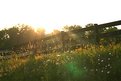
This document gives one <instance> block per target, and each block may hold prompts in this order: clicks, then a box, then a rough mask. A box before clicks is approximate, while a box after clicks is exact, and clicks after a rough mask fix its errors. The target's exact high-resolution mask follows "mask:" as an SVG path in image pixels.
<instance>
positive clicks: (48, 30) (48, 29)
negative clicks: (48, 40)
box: [33, 26, 54, 34]
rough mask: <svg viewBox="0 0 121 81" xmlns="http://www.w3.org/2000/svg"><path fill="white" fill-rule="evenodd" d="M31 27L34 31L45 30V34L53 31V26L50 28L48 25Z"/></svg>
mask: <svg viewBox="0 0 121 81" xmlns="http://www.w3.org/2000/svg"><path fill="white" fill-rule="evenodd" d="M33 29H34V30H35V32H37V31H38V30H45V33H46V34H50V33H52V32H53V30H54V28H50V27H39V26H36V27H35V26H34V27H33Z"/></svg>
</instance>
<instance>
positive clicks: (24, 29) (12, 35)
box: [0, 23, 118, 50]
mask: <svg viewBox="0 0 121 81" xmlns="http://www.w3.org/2000/svg"><path fill="white" fill-rule="evenodd" d="M91 26H94V24H92V23H91V24H87V25H86V26H85V28H87V27H91ZM62 29H63V31H66V32H69V31H72V30H78V29H82V26H80V25H71V26H68V25H66V26H64V27H63V28H62ZM116 30H118V28H117V27H114V26H112V27H107V28H103V29H101V30H99V33H106V32H111V31H116ZM60 32H61V31H60V30H53V32H52V33H50V35H56V34H58V33H60ZM77 34H78V35H80V34H81V35H82V36H83V37H84V38H85V39H88V40H89V41H91V39H92V36H93V35H94V31H93V30H90V31H87V32H82V33H77ZM45 36H47V34H45V29H44V28H39V29H38V30H37V31H35V30H34V29H33V27H32V26H29V25H25V24H18V25H15V26H13V27H11V28H8V29H3V30H1V31H0V50H5V49H9V48H12V47H14V46H15V45H21V44H24V43H26V42H28V41H33V40H37V39H40V38H43V37H45ZM102 40H103V41H105V40H106V39H102Z"/></svg>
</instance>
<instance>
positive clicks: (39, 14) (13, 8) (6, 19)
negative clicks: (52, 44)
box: [0, 0, 121, 32]
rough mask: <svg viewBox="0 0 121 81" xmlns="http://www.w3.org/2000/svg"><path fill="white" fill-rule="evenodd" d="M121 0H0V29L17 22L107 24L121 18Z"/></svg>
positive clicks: (50, 27)
mask: <svg viewBox="0 0 121 81" xmlns="http://www.w3.org/2000/svg"><path fill="white" fill-rule="evenodd" d="M120 8H121V0H0V29H4V28H8V27H11V26H13V25H16V24H28V25H31V26H33V27H34V28H37V27H44V28H45V29H46V30H47V32H51V31H52V30H53V29H61V28H62V27H63V26H65V25H74V24H76V25H81V26H82V27H84V26H85V25H86V24H89V23H97V24H101V23H107V22H112V21H117V20H120V19H121V10H120Z"/></svg>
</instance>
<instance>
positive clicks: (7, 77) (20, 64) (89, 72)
mask: <svg viewBox="0 0 121 81" xmlns="http://www.w3.org/2000/svg"><path fill="white" fill-rule="evenodd" d="M0 81H121V44H117V45H109V46H98V47H95V46H92V47H90V48H83V49H82V48H78V49H75V50H74V51H70V52H64V53H52V54H46V55H45V54H40V55H37V54H36V55H31V56H29V57H26V58H18V57H17V56H14V57H13V58H11V59H9V60H2V61H1V62H0Z"/></svg>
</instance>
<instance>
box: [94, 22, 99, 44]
mask: <svg viewBox="0 0 121 81" xmlns="http://www.w3.org/2000/svg"><path fill="white" fill-rule="evenodd" d="M94 34H95V35H94V36H95V44H96V45H98V44H99V41H100V37H99V29H98V25H97V24H94Z"/></svg>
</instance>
